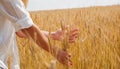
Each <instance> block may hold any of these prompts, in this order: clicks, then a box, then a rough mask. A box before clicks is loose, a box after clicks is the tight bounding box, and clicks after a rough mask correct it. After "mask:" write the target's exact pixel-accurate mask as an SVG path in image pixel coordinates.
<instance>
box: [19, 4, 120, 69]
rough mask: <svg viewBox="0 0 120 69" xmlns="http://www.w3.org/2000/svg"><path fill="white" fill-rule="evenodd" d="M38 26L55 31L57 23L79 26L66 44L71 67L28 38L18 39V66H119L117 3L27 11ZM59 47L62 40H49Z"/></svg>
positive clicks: (86, 68) (105, 68) (24, 68)
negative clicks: (70, 55) (74, 36)
mask: <svg viewBox="0 0 120 69" xmlns="http://www.w3.org/2000/svg"><path fill="white" fill-rule="evenodd" d="M30 14H31V17H32V19H33V21H34V23H35V24H37V25H38V26H39V27H40V29H42V30H46V31H55V30H57V29H59V28H60V27H61V26H60V24H61V23H63V24H65V25H67V24H69V25H70V27H71V28H75V27H77V28H78V29H79V37H78V38H77V40H76V41H75V43H72V44H69V45H70V48H69V50H68V51H69V52H70V53H71V54H72V61H73V66H71V67H65V66H63V65H62V64H60V63H59V62H54V63H53V62H52V61H56V59H55V58H54V57H52V56H51V55H50V54H49V53H47V52H46V51H44V50H43V49H41V48H39V47H38V46H37V45H36V44H35V43H33V42H32V41H29V40H27V39H21V38H17V41H18V47H19V54H20V64H21V69H51V68H50V66H51V65H52V64H53V65H54V66H55V68H53V69H120V5H115V6H104V7H101V6H98V7H89V8H76V9H63V10H51V11H34V12H30ZM51 44H52V45H55V46H58V47H60V48H62V43H61V42H59V41H54V40H52V39H51Z"/></svg>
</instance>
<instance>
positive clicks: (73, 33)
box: [69, 29, 78, 43]
mask: <svg viewBox="0 0 120 69" xmlns="http://www.w3.org/2000/svg"><path fill="white" fill-rule="evenodd" d="M77 37H78V29H73V30H72V31H71V33H70V35H69V42H70V43H73V42H74V41H75V39H76V38H77Z"/></svg>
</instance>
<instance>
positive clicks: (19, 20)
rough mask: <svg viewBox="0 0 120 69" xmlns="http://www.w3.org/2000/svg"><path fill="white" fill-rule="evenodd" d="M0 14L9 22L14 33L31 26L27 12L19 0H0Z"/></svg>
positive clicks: (31, 22)
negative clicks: (13, 28)
mask: <svg viewBox="0 0 120 69" xmlns="http://www.w3.org/2000/svg"><path fill="white" fill-rule="evenodd" d="M0 13H1V14H3V16H5V18H7V19H8V20H10V21H11V23H12V24H13V25H14V27H15V29H16V31H18V30H20V29H24V28H29V27H30V26H32V25H33V21H32V19H31V17H30V15H29V12H28V11H27V10H26V9H25V7H24V5H23V3H22V1H21V0H0Z"/></svg>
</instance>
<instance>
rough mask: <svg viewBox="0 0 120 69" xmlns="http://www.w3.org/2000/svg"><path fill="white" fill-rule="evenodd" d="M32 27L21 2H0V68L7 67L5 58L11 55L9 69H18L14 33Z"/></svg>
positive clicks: (18, 0) (17, 0) (12, 0)
mask: <svg viewBox="0 0 120 69" xmlns="http://www.w3.org/2000/svg"><path fill="white" fill-rule="evenodd" d="M32 25H33V21H32V20H31V18H30V16H29V13H28V12H27V11H26V10H25V7H24V5H23V3H22V1H21V0H0V67H3V66H8V65H7V58H8V55H11V56H12V64H11V69H20V65H19V56H18V49H17V44H16V34H15V32H16V31H18V30H20V29H24V28H29V27H30V26H32ZM1 63H2V64H1ZM2 65H3V66H2Z"/></svg>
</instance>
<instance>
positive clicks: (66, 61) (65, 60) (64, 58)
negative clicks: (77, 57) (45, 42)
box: [57, 50, 72, 66]
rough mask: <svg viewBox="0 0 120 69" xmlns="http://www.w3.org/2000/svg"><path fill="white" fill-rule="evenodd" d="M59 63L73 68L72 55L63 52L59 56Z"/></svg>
mask: <svg viewBox="0 0 120 69" xmlns="http://www.w3.org/2000/svg"><path fill="white" fill-rule="evenodd" d="M57 59H58V61H59V62H60V63H62V64H63V65H65V66H71V65H72V60H71V54H68V52H67V51H63V50H62V51H61V52H59V54H58V58H57Z"/></svg>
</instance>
